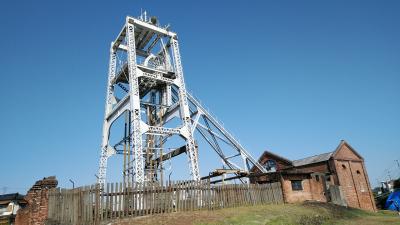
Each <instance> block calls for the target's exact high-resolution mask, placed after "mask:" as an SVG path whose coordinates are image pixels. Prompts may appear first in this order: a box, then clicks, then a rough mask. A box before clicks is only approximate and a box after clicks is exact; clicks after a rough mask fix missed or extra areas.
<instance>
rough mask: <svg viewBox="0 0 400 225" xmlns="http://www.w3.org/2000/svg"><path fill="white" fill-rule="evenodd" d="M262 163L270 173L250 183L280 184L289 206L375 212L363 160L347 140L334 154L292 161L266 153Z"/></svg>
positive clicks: (329, 153) (257, 177) (254, 169)
mask: <svg viewBox="0 0 400 225" xmlns="http://www.w3.org/2000/svg"><path fill="white" fill-rule="evenodd" d="M259 162H260V163H261V165H263V166H264V167H265V168H266V169H267V171H269V172H268V173H264V174H259V176H254V177H253V178H251V179H250V181H251V182H252V183H268V182H281V185H282V190H283V196H284V199H285V201H286V202H288V203H292V202H300V201H306V200H315V201H322V202H334V203H336V204H341V205H347V206H350V207H354V208H361V209H365V210H370V211H376V207H375V202H374V197H373V195H372V191H371V186H370V184H369V180H368V175H367V171H366V169H365V164H364V159H363V157H362V156H361V155H360V154H359V153H358V152H357V151H356V150H355V149H354V148H352V147H351V146H350V145H349V144H348V143H347V142H346V141H341V142H340V144H339V146H338V147H337V148H336V149H335V150H334V151H332V152H328V153H324V154H320V155H315V156H311V157H307V158H304V159H299V160H293V161H292V160H289V159H286V158H284V157H282V156H279V155H276V154H274V153H272V152H269V151H265V152H264V153H263V154H262V155H261V157H260V159H259ZM252 172H253V173H255V174H257V173H260V171H259V170H258V169H257V168H253V169H252Z"/></svg>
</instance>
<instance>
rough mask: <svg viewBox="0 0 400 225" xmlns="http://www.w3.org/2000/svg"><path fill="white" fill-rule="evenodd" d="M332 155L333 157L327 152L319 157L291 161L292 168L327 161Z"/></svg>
mask: <svg viewBox="0 0 400 225" xmlns="http://www.w3.org/2000/svg"><path fill="white" fill-rule="evenodd" d="M332 155H333V152H327V153H323V154H320V155H314V156H310V157H307V158H304V159H298V160H293V161H292V162H293V166H296V167H297V166H304V165H308V164H313V163H318V162H324V161H328V160H329V159H330V158H331V156H332Z"/></svg>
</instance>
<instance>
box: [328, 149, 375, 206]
mask: <svg viewBox="0 0 400 225" xmlns="http://www.w3.org/2000/svg"><path fill="white" fill-rule="evenodd" d="M333 165H334V167H335V168H334V170H335V171H336V176H337V177H336V179H337V181H336V182H337V183H338V184H339V185H340V186H342V190H343V192H344V195H345V197H346V201H347V204H348V206H350V207H354V208H361V209H365V210H370V211H376V207H375V201H374V198H373V196H372V191H371V187H370V184H369V180H368V176H367V172H366V170H365V166H364V161H363V159H362V158H360V157H358V156H357V154H355V153H354V152H353V151H352V150H351V149H350V148H349V147H348V146H346V145H344V146H343V147H342V148H341V149H340V150H339V151H338V152H337V153H336V155H335V156H334V161H333Z"/></svg>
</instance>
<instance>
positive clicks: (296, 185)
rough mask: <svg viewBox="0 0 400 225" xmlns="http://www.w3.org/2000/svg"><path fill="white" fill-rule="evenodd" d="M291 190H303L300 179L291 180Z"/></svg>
mask: <svg viewBox="0 0 400 225" xmlns="http://www.w3.org/2000/svg"><path fill="white" fill-rule="evenodd" d="M291 182H292V190H293V191H301V190H303V185H302V182H301V180H292V181H291Z"/></svg>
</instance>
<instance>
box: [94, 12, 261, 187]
mask: <svg viewBox="0 0 400 225" xmlns="http://www.w3.org/2000/svg"><path fill="white" fill-rule="evenodd" d="M157 48H158V49H157ZM118 54H119V57H120V59H119V60H120V62H119V63H118V59H117V58H118ZM117 89H118V90H117ZM118 93H123V95H122V96H121V97H118V96H117V95H118ZM122 115H125V134H124V137H123V139H122V140H121V141H120V142H118V143H116V144H115V145H111V144H110V141H109V137H110V130H111V126H112V125H113V123H114V122H115V121H116V120H117V119H118V118H120V117H122ZM173 119H175V120H176V119H178V120H179V121H180V124H179V125H177V126H176V127H172V128H171V127H167V126H166V124H168V123H169V122H170V121H172V120H173ZM196 130H197V133H198V134H200V136H201V137H202V138H204V140H205V141H206V142H207V143H208V144H209V145H210V146H211V147H212V148H213V149H214V150H215V152H216V153H217V156H218V157H219V158H221V159H222V162H223V164H224V165H225V166H226V167H228V168H230V169H235V170H240V171H248V170H249V169H250V167H251V166H253V165H255V166H256V167H258V168H259V169H260V170H261V171H264V172H265V169H264V168H262V167H261V166H260V164H259V163H258V162H257V161H256V160H254V158H253V157H252V156H251V155H250V154H249V153H248V152H247V151H246V150H245V149H244V148H243V147H242V146H241V145H240V144H239V142H238V141H237V140H236V139H235V138H234V137H233V136H232V135H231V134H230V133H229V132H228V131H227V130H226V129H225V128H224V127H223V126H222V125H221V124H220V123H219V122H218V121H217V120H216V119H214V118H213V117H212V116H211V115H210V113H209V112H208V111H207V110H206V109H205V108H204V107H202V106H201V104H200V102H199V101H197V100H196V99H195V98H194V97H193V96H192V95H190V94H189V93H188V92H187V91H186V88H185V81H184V75H183V69H182V64H181V56H180V51H179V43H178V37H177V34H176V33H174V32H171V31H169V29H168V27H161V26H160V25H159V24H158V21H157V19H156V18H154V17H152V18H151V19H148V18H147V16H146V14H144V16H143V15H142V16H141V17H140V18H134V17H129V16H128V17H126V22H125V25H124V26H123V28H122V30H121V32H120V33H119V34H118V36H117V38H116V39H115V41H113V42H112V43H111V48H110V62H109V72H108V85H107V98H106V107H105V117H104V124H103V138H102V146H101V157H100V166H99V173H98V182H99V183H100V184H104V183H105V180H106V170H107V160H108V158H109V157H110V156H113V155H115V154H123V155H124V167H123V168H124V169H123V174H124V181H125V179H127V180H128V181H129V182H132V181H133V182H139V183H142V182H146V181H154V180H157V179H158V177H157V173H158V172H157V171H159V167H160V164H161V163H162V161H163V158H169V159H170V158H172V157H174V156H177V155H179V154H181V153H186V154H187V156H188V161H189V169H190V174H191V177H192V179H193V180H199V179H200V171H199V162H198V149H197V143H196V142H195V139H194V135H195V131H196ZM174 135H178V136H180V137H181V138H182V139H183V140H184V142H185V145H184V146H182V147H180V148H177V149H175V150H170V151H166V149H164V148H163V146H164V144H165V143H166V142H167V141H168V140H169V139H170V138H171V137H172V136H174ZM221 142H222V143H225V144H224V145H225V146H228V147H229V148H231V150H232V149H233V152H234V153H235V154H233V155H227V154H226V152H225V150H224V148H223V147H221V144H220V143H221ZM120 146H124V149H123V150H118V147H120ZM234 158H240V162H241V163H240V164H241V165H238V164H237V163H235V162H234V160H233V159H234Z"/></svg>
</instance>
